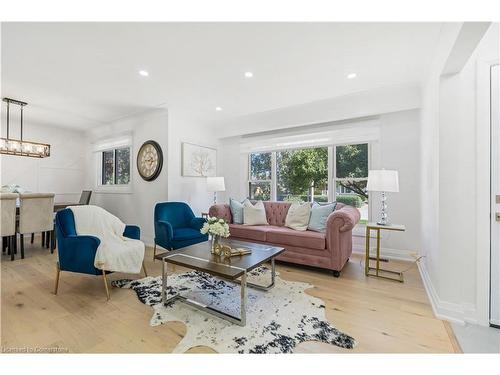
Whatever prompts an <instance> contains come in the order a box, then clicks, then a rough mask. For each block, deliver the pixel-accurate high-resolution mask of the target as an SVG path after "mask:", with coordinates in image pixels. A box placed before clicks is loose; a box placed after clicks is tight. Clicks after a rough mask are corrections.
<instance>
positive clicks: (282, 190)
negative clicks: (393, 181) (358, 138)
mask: <svg viewBox="0 0 500 375" xmlns="http://www.w3.org/2000/svg"><path fill="white" fill-rule="evenodd" d="M368 158H369V145H368V143H360V144H348V145H335V146H329V147H314V148H303V149H289V150H282V151H275V152H260V153H251V154H250V155H249V183H248V184H249V188H248V193H249V197H250V199H255V200H277V201H290V202H329V201H334V200H335V201H337V202H342V203H345V204H349V205H351V206H355V207H356V208H358V209H359V210H360V212H361V220H360V223H361V224H366V223H367V222H368V219H369V212H368V208H369V205H368V193H367V191H366V184H367V182H368V168H369V165H368ZM329 181H331V182H332V185H331V186H329Z"/></svg>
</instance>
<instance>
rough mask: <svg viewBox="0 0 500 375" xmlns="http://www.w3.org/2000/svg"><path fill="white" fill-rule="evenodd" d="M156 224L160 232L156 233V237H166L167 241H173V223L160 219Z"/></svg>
mask: <svg viewBox="0 0 500 375" xmlns="http://www.w3.org/2000/svg"><path fill="white" fill-rule="evenodd" d="M156 226H157V229H158V232H159V233H156V234H155V237H157V238H159V239H164V240H166V241H171V240H172V238H173V237H174V229H173V228H172V224H170V223H169V222H168V221H164V220H158V221H157V222H156Z"/></svg>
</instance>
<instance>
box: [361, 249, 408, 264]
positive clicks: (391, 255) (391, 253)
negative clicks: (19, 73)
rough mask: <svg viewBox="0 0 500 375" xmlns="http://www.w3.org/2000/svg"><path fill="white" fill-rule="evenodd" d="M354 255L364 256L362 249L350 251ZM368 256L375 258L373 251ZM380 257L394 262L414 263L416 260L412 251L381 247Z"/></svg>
mask: <svg viewBox="0 0 500 375" xmlns="http://www.w3.org/2000/svg"><path fill="white" fill-rule="evenodd" d="M352 252H353V253H355V254H361V255H363V256H364V255H365V250H364V249H359V248H357V249H356V248H353V250H352ZM370 255H372V256H375V252H374V251H373V249H372V250H371V252H370ZM380 257H381V258H387V259H394V260H404V261H409V262H414V261H415V260H416V259H417V256H416V253H415V252H414V251H409V250H400V249H389V248H385V247H382V248H380Z"/></svg>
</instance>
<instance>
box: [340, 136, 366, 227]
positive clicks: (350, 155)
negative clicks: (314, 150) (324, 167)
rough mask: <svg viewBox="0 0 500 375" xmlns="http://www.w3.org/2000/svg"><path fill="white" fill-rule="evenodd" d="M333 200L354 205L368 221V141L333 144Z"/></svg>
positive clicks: (363, 222) (363, 219) (363, 218)
mask: <svg viewBox="0 0 500 375" xmlns="http://www.w3.org/2000/svg"><path fill="white" fill-rule="evenodd" d="M334 176H335V177H334V178H335V200H336V201H337V202H342V203H345V204H349V205H351V206H355V207H357V208H358V209H359V211H360V212H361V220H360V223H362V224H366V222H367V221H368V192H367V191H366V184H367V182H368V143H362V144H354V145H343V146H335V174H334Z"/></svg>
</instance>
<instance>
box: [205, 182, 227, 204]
mask: <svg viewBox="0 0 500 375" xmlns="http://www.w3.org/2000/svg"><path fill="white" fill-rule="evenodd" d="M207 191H213V192H214V204H216V203H217V192H218V191H226V186H225V185H224V177H207Z"/></svg>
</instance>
